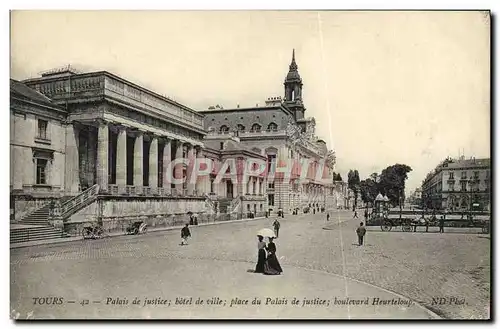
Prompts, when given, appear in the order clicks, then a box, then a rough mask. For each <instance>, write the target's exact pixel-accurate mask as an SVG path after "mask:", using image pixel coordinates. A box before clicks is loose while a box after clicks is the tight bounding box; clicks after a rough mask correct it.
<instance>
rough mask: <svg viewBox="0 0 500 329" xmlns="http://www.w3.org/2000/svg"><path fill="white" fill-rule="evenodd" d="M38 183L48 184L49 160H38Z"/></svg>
mask: <svg viewBox="0 0 500 329" xmlns="http://www.w3.org/2000/svg"><path fill="white" fill-rule="evenodd" d="M36 183H37V184H41V185H45V184H47V159H39V158H38V159H36Z"/></svg>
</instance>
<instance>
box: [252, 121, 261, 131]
mask: <svg viewBox="0 0 500 329" xmlns="http://www.w3.org/2000/svg"><path fill="white" fill-rule="evenodd" d="M260 128H261V127H260V125H259V124H258V123H254V124H253V125H252V129H251V131H252V132H260Z"/></svg>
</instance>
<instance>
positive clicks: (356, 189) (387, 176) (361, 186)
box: [347, 163, 412, 207]
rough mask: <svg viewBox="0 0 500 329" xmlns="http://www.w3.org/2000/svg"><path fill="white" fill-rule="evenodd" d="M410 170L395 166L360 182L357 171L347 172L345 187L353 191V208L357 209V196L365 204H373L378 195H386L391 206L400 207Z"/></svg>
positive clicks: (403, 166) (405, 166) (401, 165)
mask: <svg viewBox="0 0 500 329" xmlns="http://www.w3.org/2000/svg"><path fill="white" fill-rule="evenodd" d="M411 171H412V169H411V167H410V166H407V165H405V164H399V163H397V164H395V165H392V166H389V167H387V168H385V169H384V170H382V173H381V174H380V175H379V174H378V173H373V174H371V175H370V177H368V178H367V179H364V180H362V181H360V179H359V173H358V171H357V170H349V173H348V174H347V187H348V188H349V189H350V190H352V191H353V194H354V198H355V199H354V207H357V200H358V195H360V194H361V200H363V202H365V203H368V202H370V203H373V201H375V198H376V197H377V195H378V194H379V193H381V194H383V195H386V196H387V197H388V198H389V201H390V202H391V204H392V205H400V206H402V204H403V202H404V199H405V181H406V179H407V178H408V173H409V172H411Z"/></svg>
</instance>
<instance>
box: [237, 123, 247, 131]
mask: <svg viewBox="0 0 500 329" xmlns="http://www.w3.org/2000/svg"><path fill="white" fill-rule="evenodd" d="M236 128H237V129H238V131H240V132H244V131H245V126H244V125H242V124H239V125H238V126H236Z"/></svg>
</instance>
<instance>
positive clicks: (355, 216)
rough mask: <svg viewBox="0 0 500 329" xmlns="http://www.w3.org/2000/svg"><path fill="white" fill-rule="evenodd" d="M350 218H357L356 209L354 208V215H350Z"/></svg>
mask: <svg viewBox="0 0 500 329" xmlns="http://www.w3.org/2000/svg"><path fill="white" fill-rule="evenodd" d="M352 218H358V212H357V211H356V210H354V216H352Z"/></svg>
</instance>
